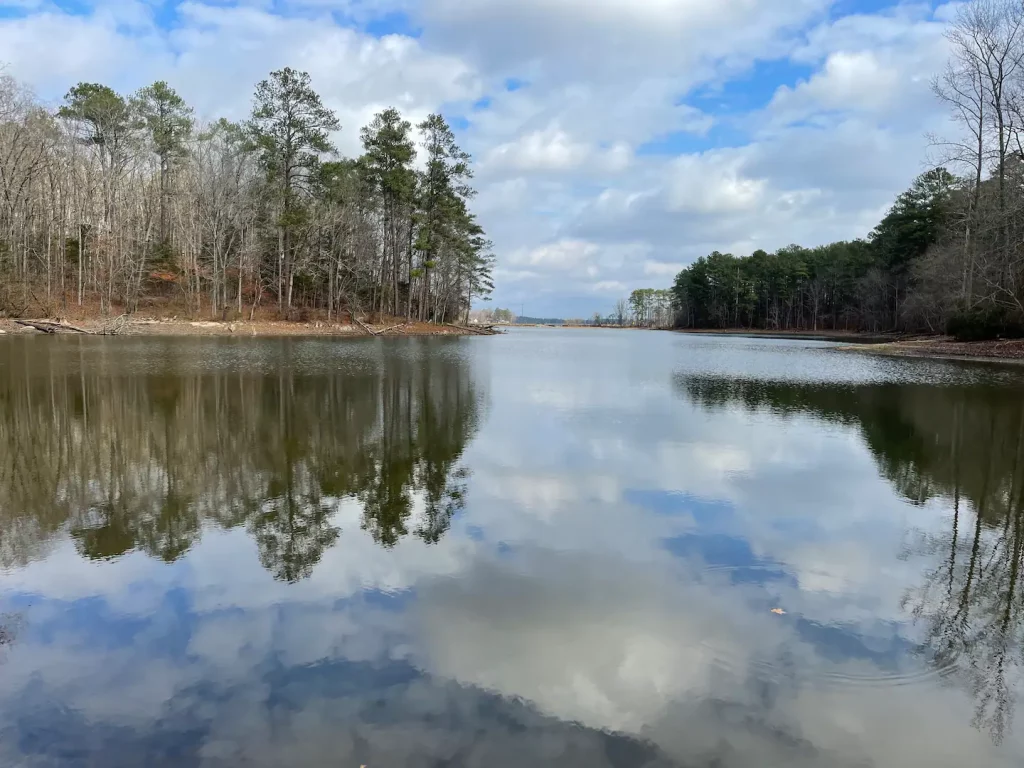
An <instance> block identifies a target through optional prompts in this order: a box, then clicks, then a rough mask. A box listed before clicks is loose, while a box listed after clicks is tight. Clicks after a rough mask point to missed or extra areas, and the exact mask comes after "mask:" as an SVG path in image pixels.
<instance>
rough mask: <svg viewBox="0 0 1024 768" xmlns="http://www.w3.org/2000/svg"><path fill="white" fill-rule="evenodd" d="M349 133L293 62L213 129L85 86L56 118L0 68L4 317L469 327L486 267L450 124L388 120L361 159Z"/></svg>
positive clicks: (152, 91)
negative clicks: (370, 321) (276, 318)
mask: <svg viewBox="0 0 1024 768" xmlns="http://www.w3.org/2000/svg"><path fill="white" fill-rule="evenodd" d="M341 129H342V126H340V125H339V123H338V120H337V118H336V117H335V115H334V114H333V113H332V112H331V110H330V109H328V108H327V107H326V106H324V104H323V103H322V101H321V99H320V97H319V96H318V95H317V93H316V92H315V90H314V89H313V86H312V83H311V82H310V78H309V75H307V74H306V73H304V72H297V71H295V70H292V69H283V70H280V71H277V72H272V73H271V74H270V76H269V77H268V78H267V79H266V80H264V81H262V82H261V83H259V84H258V85H257V86H256V91H255V95H254V97H253V107H252V113H251V115H250V117H249V119H247V120H246V121H244V122H238V123H235V122H230V121H228V120H224V119H221V120H218V121H216V122H212V123H208V124H200V123H198V122H197V121H196V120H195V118H194V115H193V111H192V109H191V108H190V107H189V106H188V104H186V103H185V101H184V100H183V99H182V98H181V97H180V96H179V95H178V94H177V93H176V92H175V91H174V90H173V89H172V88H171V87H170V86H169V85H167V84H166V83H164V82H157V83H154V84H153V85H151V86H148V87H146V88H143V89H141V90H140V91H138V92H137V93H134V94H128V95H125V94H119V93H116V92H114V91H113V90H112V89H110V88H108V87H107V86H105V85H102V84H97V83H79V84H78V85H76V86H74V87H73V88H71V90H70V91H68V93H67V95H66V97H65V98H64V101H63V104H62V105H61V106H60V107H59V108H58V109H56V110H51V109H47V108H46V107H44V106H43V105H42V104H41V103H40V102H39V101H38V100H37V99H36V97H35V96H34V95H33V94H32V93H31V92H30V91H29V90H28V89H27V88H26V87H25V86H24V85H22V84H20V83H18V82H16V81H15V80H14V79H13V78H11V77H7V76H0V313H6V314H8V315H11V316H24V315H26V314H31V315H47V316H53V315H59V314H69V313H70V314H75V313H76V312H83V311H87V310H88V308H90V307H92V308H94V309H95V308H98V309H99V310H100V311H101V312H102V313H103V314H109V313H119V312H132V311H135V310H138V309H140V308H145V307H149V308H158V307H160V306H161V305H169V306H174V307H180V308H181V309H182V310H183V311H185V312H187V313H189V314H191V315H193V316H200V315H202V316H212V315H217V316H227V315H232V316H235V315H249V316H251V315H252V313H253V312H254V311H255V310H256V309H257V308H258V307H261V306H262V307H264V308H267V307H272V308H276V309H277V310H278V311H279V312H280V314H281V315H282V316H284V317H295V316H298V315H300V314H302V313H304V312H306V311H308V310H319V311H321V312H324V311H325V312H326V313H327V315H328V316H329V317H331V316H336V315H337V314H338V313H343V312H347V313H368V312H376V313H380V314H390V315H395V316H402V317H406V318H409V319H418V320H435V321H451V320H456V319H459V318H462V317H463V316H464V315H465V313H466V311H467V310H468V307H469V304H470V302H471V301H472V298H473V297H474V296H478V295H482V294H486V293H488V292H489V291H490V290H491V268H492V263H493V257H492V255H491V252H490V248H491V244H490V243H489V242H488V240H487V238H486V237H485V234H484V232H483V230H482V229H481V227H480V225H479V224H478V223H477V222H476V220H475V218H474V216H473V214H472V212H471V211H470V209H469V203H470V200H471V199H472V197H473V195H474V192H473V189H472V187H471V186H470V181H471V179H472V170H471V167H470V158H469V155H467V154H466V153H465V152H463V151H462V150H461V149H460V148H459V146H458V145H457V143H456V141H455V137H454V135H453V133H452V131H451V129H450V128H449V126H448V124H447V123H446V122H445V119H444V118H443V117H442V116H441V115H431V116H430V117H428V118H427V119H426V120H424V121H423V122H422V123H420V124H419V125H417V126H415V127H414V126H412V125H411V124H410V123H409V121H407V120H405V119H403V117H402V116H401V114H399V112H398V111H397V110H395V109H386V110H384V111H383V112H380V113H379V114H377V115H376V116H375V117H374V119H373V121H372V122H371V123H370V124H369V125H367V126H365V127H364V128H362V130H361V131H360V138H361V140H362V146H363V150H364V153H363V155H362V156H361V157H359V158H354V159H349V158H341V157H339V156H338V155H337V153H336V151H335V148H334V146H333V145H332V143H331V136H332V135H333V134H334V133H335V132H336V131H338V130H341ZM346 129H348V127H347V126H346ZM417 146H418V149H417ZM417 152H419V154H420V160H421V162H420V163H419V164H418V165H417V164H416V162H415V161H416V158H417Z"/></svg>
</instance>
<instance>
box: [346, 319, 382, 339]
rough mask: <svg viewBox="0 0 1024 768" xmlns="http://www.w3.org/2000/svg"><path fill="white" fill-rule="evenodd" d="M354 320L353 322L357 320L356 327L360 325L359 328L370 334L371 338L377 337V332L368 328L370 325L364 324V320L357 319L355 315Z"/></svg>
mask: <svg viewBox="0 0 1024 768" xmlns="http://www.w3.org/2000/svg"><path fill="white" fill-rule="evenodd" d="M352 319H353V320H355V322H356V325H358V326H359V327H360V328H362V329H363V330H364V331H366V332H367V333H368V334H370V335H371V336H376V335H377V332H376V331H374V330H373V328H371V327H370V326H368V325H367V324H366V323H364V322H363V321H362V320H360V319H359V318H358V317H356V316H355V315H353V316H352Z"/></svg>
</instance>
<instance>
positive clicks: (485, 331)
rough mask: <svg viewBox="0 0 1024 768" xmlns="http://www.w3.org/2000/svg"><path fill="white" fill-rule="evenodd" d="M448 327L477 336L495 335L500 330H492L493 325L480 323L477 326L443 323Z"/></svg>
mask: <svg viewBox="0 0 1024 768" xmlns="http://www.w3.org/2000/svg"><path fill="white" fill-rule="evenodd" d="M445 325H447V326H448V327H449V328H457V329H458V330H460V331H462V332H463V333H473V334H476V335H477V336H497V335H498V334H499V333H501V331H496V330H494V326H493V325H481V326H480V327H478V328H473V327H470V326H468V325H457V324H455V323H445Z"/></svg>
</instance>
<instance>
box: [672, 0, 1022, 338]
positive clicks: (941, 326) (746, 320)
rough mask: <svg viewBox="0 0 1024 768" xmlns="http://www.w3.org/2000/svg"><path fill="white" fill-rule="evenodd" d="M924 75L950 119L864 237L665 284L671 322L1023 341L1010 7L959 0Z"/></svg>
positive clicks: (1015, 49) (716, 259) (693, 271)
mask: <svg viewBox="0 0 1024 768" xmlns="http://www.w3.org/2000/svg"><path fill="white" fill-rule="evenodd" d="M946 37H947V39H948V40H949V43H950V46H951V57H950V60H949V62H948V64H947V67H946V69H945V70H944V71H943V72H942V73H941V74H940V75H939V76H937V77H936V78H935V79H934V81H933V84H932V85H933V90H934V92H935V95H936V96H937V98H939V99H940V100H941V101H942V102H943V103H944V104H946V105H947V106H948V107H949V110H950V114H951V117H952V119H953V120H954V121H955V123H956V129H955V130H954V131H953V137H952V138H945V137H931V140H932V147H933V149H934V151H935V152H936V153H937V154H938V157H937V158H934V159H936V160H937V161H938V162H937V163H936V167H935V168H933V169H932V170H929V171H928V172H926V173H923V174H922V175H921V176H919V177H918V178H917V179H916V180H915V181H914V183H913V184H912V186H911V187H910V188H909V189H908V190H907V191H906V192H904V193H903V194H901V195H900V196H899V197H898V198H897V199H896V201H895V203H894V204H893V206H892V208H891V209H890V210H889V212H888V213H887V215H886V216H885V217H884V218H883V219H882V221H881V222H880V223H879V224H878V226H876V227H875V228H874V230H873V231H872V232H871V233H870V234H869V235H868V236H867V237H866V238H865V239H858V240H853V241H843V242H835V243H830V244H827V245H823V246H818V247H815V248H803V247H801V246H799V245H790V246H787V247H785V248H782V249H780V250H778V251H777V252H775V253H768V252H766V251H763V250H757V251H754V253H752V254H750V255H749V256H734V255H732V254H723V253H719V252H718V251H715V252H713V253H711V254H710V255H708V256H705V257H702V258H700V259H698V260H697V261H696V262H694V263H693V264H691V265H690V266H689V267H687V268H686V269H684V270H682V271H681V272H680V273H679V274H678V275H677V276H676V279H675V283H674V285H673V287H672V294H673V303H674V308H675V312H676V322H677V324H678V325H680V326H683V327H710V328H741V327H742V328H762V329H769V330H787V329H802V330H822V329H829V330H840V329H841V330H859V331H871V332H882V331H930V332H936V333H938V332H946V331H949V332H952V333H955V334H957V335H958V336H961V337H964V338H980V337H992V336H998V335H1024V247H1022V243H1024V143H1022V139H1024V133H1022V132H1024V2H1022V0H969V2H967V3H965V4H963V5H961V6H960V7H959V8H958V11H957V14H956V16H955V18H954V19H953V21H952V22H951V23H950V26H949V28H948V29H947V31H946Z"/></svg>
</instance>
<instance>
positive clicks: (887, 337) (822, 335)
mask: <svg viewBox="0 0 1024 768" xmlns="http://www.w3.org/2000/svg"><path fill="white" fill-rule="evenodd" d="M673 330H674V332H675V333H687V334H693V335H701V336H704V335H706V336H747V337H750V338H758V339H797V340H801V341H843V342H847V343H849V344H880V343H884V342H892V341H896V340H898V339H899V338H900V337H899V336H896V335H893V334H884V333H862V332H860V331H765V330H760V329H758V328H675V329H673Z"/></svg>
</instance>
